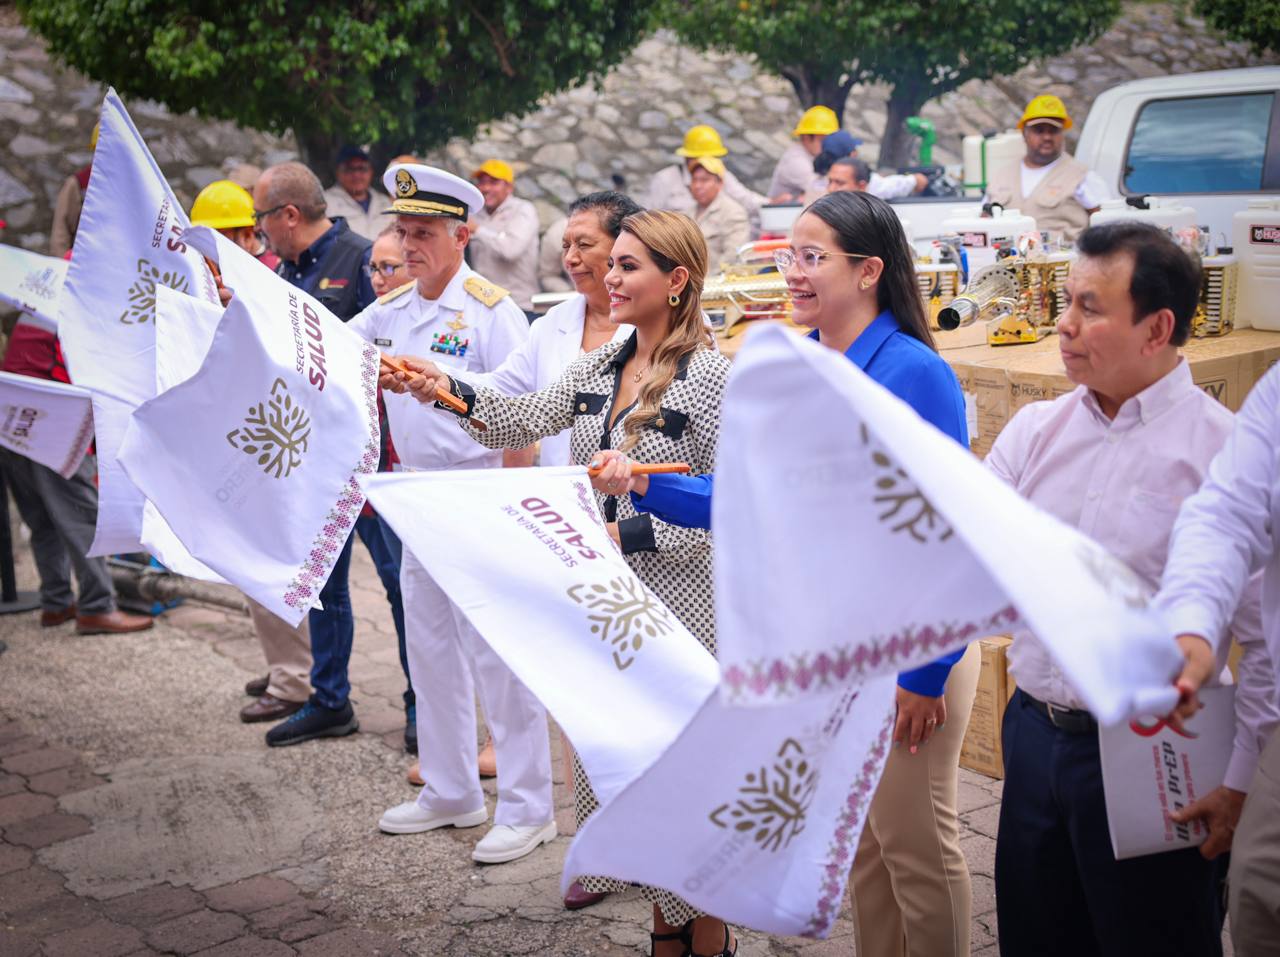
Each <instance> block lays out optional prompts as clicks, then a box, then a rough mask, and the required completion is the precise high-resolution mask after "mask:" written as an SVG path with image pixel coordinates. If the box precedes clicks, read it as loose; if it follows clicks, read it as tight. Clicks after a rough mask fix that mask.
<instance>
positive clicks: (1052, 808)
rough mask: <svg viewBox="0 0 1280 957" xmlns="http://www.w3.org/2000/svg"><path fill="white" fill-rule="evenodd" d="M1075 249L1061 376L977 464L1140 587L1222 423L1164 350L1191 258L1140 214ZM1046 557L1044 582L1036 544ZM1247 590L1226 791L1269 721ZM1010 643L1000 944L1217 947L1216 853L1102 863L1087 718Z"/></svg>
mask: <svg viewBox="0 0 1280 957" xmlns="http://www.w3.org/2000/svg"><path fill="white" fill-rule="evenodd" d="M1079 252H1080V258H1079V260H1078V261H1077V262H1076V264H1075V265H1074V266H1073V267H1072V270H1071V278H1070V279H1069V281H1068V283H1067V291H1068V298H1069V301H1070V305H1069V308H1068V310H1067V312H1066V313H1065V314H1064V315H1063V317H1062V319H1061V320H1059V323H1058V332H1059V335H1060V338H1061V345H1060V348H1061V351H1062V359H1063V363H1064V364H1065V366H1066V371H1067V375H1068V377H1069V378H1070V379H1071V381H1072V382H1074V383H1076V384H1077V388H1076V389H1075V391H1074V392H1071V393H1070V394H1068V395H1065V396H1062V397H1061V398H1058V399H1056V400H1054V401H1052V402H1036V403H1032V404H1031V405H1029V406H1027V407H1026V408H1024V409H1022V410H1021V411H1020V412H1019V413H1018V414H1017V415H1016V416H1014V418H1013V419H1012V420H1011V421H1010V422H1009V424H1008V425H1007V426H1006V427H1005V429H1004V431H1003V432H1001V434H1000V437H999V438H998V439H997V440H996V443H995V445H994V446H993V447H992V449H991V452H990V454H989V455H988V457H987V460H986V462H987V465H988V467H989V468H990V469H991V470H992V471H993V472H994V473H995V474H997V475H999V476H1000V477H1001V478H1003V479H1004V480H1005V481H1006V482H1008V483H1009V484H1010V485H1012V486H1013V487H1014V488H1016V489H1017V490H1018V491H1019V492H1020V493H1021V494H1022V495H1024V496H1025V497H1026V498H1027V499H1029V500H1030V501H1032V502H1034V503H1035V504H1036V505H1038V506H1039V507H1041V508H1042V509H1044V510H1045V511H1048V512H1050V513H1051V514H1053V515H1055V516H1057V517H1058V518H1059V519H1061V520H1062V521H1064V522H1067V523H1069V524H1071V525H1074V526H1076V527H1077V528H1079V529H1080V530H1081V531H1082V532H1084V533H1085V534H1086V535H1089V536H1090V537H1092V538H1093V539H1094V540H1096V541H1098V542H1099V543H1101V544H1102V545H1104V546H1106V547H1107V548H1108V549H1109V550H1110V551H1111V552H1112V553H1113V554H1115V555H1116V557H1118V558H1119V559H1121V560H1122V561H1124V562H1126V563H1127V564H1128V565H1129V567H1130V568H1132V569H1133V571H1134V572H1135V573H1136V574H1137V575H1138V577H1139V578H1140V579H1142V580H1143V581H1144V582H1145V583H1146V584H1147V585H1148V586H1149V587H1150V588H1151V589H1152V591H1154V590H1155V588H1156V586H1157V585H1158V584H1159V581H1160V577H1161V574H1162V572H1163V571H1164V566H1165V558H1166V553H1167V548H1168V541H1169V535H1170V533H1171V531H1172V529H1173V523H1174V518H1175V517H1176V515H1177V510H1178V506H1179V505H1180V504H1181V502H1182V500H1183V499H1184V498H1186V497H1187V496H1189V495H1191V494H1192V493H1194V492H1195V490H1196V489H1197V488H1198V487H1199V485H1200V481H1201V479H1202V477H1203V476H1204V474H1205V473H1206V471H1207V470H1208V468H1209V463H1210V461H1211V460H1212V458H1213V456H1214V455H1215V454H1216V453H1217V452H1218V450H1219V449H1220V448H1221V447H1222V444H1223V443H1224V442H1225V441H1226V439H1227V435H1228V434H1229V432H1230V431H1231V425H1232V416H1231V413H1230V412H1228V411H1227V410H1226V409H1225V408H1224V407H1222V406H1221V405H1219V404H1218V403H1217V402H1215V401H1214V400H1213V399H1211V398H1209V396H1208V395H1207V394H1206V393H1205V392H1203V391H1202V390H1201V389H1199V388H1197V387H1196V385H1195V383H1194V382H1192V379H1191V372H1190V370H1189V368H1188V366H1187V363H1186V361H1185V360H1184V359H1183V358H1182V357H1181V356H1179V354H1178V346H1179V345H1181V344H1182V343H1184V342H1185V341H1186V339H1187V335H1188V333H1189V331H1190V323H1191V317H1192V314H1193V313H1194V311H1195V307H1196V303H1197V301H1198V297H1199V288H1200V270H1199V267H1198V266H1197V265H1196V264H1195V263H1193V262H1192V261H1191V259H1190V258H1189V257H1188V256H1187V255H1186V254H1185V253H1184V252H1183V251H1182V250H1181V249H1180V248H1179V247H1178V246H1177V245H1176V244H1174V243H1173V241H1172V240H1171V239H1170V238H1169V237H1168V236H1167V235H1166V234H1165V233H1163V232H1162V231H1160V230H1159V229H1156V228H1155V227H1152V226H1149V225H1147V224H1143V223H1114V224H1109V225H1106V226H1100V227H1095V228H1093V229H1090V230H1087V231H1086V232H1085V233H1083V234H1082V235H1081V237H1080V240H1079ZM1045 561H1046V568H1045V573H1046V582H1045V587H1046V588H1052V587H1054V585H1053V581H1052V556H1045ZM1258 602H1259V595H1258V590H1257V589H1256V588H1255V589H1254V591H1253V592H1252V593H1251V595H1250V596H1249V598H1248V600H1247V601H1246V602H1244V603H1243V604H1242V605H1241V608H1240V613H1239V614H1237V615H1236V618H1235V620H1234V622H1233V623H1232V630H1233V631H1234V633H1235V636H1236V638H1237V639H1238V640H1239V641H1240V642H1241V643H1242V645H1243V646H1244V649H1245V654H1244V658H1243V659H1242V661H1241V665H1240V667H1241V671H1242V681H1241V686H1240V688H1239V690H1238V693H1237V699H1236V715H1237V735H1236V739H1235V744H1234V747H1233V753H1232V757H1231V762H1230V766H1229V768H1228V772H1227V784H1228V786H1230V787H1233V788H1245V787H1247V786H1248V784H1247V782H1248V780H1249V778H1250V777H1251V776H1252V774H1253V768H1254V765H1255V764H1256V763H1257V759H1258V753H1259V750H1260V744H1261V742H1262V741H1263V740H1264V739H1265V736H1266V735H1267V734H1268V733H1269V731H1270V728H1271V727H1272V726H1273V725H1274V724H1275V723H1276V722H1277V721H1280V712H1278V711H1277V708H1276V704H1275V701H1274V694H1273V690H1272V689H1271V688H1270V687H1269V685H1270V682H1268V681H1267V680H1266V675H1265V672H1266V668H1267V666H1266V649H1265V645H1263V643H1262V637H1261V629H1260V619H1259V603H1258ZM1009 657H1010V671H1011V672H1012V674H1013V677H1014V678H1015V679H1016V681H1017V684H1018V691H1017V692H1016V693H1015V694H1014V697H1013V698H1012V699H1011V700H1010V702H1009V706H1008V709H1007V710H1006V712H1005V718H1004V728H1003V744H1004V759H1005V783H1004V793H1003V800H1002V803H1001V808H1000V824H999V831H998V837H997V840H996V866H995V878H996V906H997V914H998V920H999V924H1000V951H1001V954H1002V955H1003V957H1021V955H1033V954H1034V955H1036V957H1043V955H1054V954H1061V955H1064V957H1065V955H1068V954H1070V955H1073V957H1078V955H1084V954H1140V953H1142V954H1175V953H1187V954H1192V953H1194V954H1220V953H1221V932H1222V920H1223V914H1222V909H1221V904H1220V901H1221V893H1220V875H1221V870H1222V869H1221V867H1220V866H1219V864H1215V863H1213V862H1210V861H1208V860H1206V859H1205V858H1204V857H1203V856H1202V855H1201V854H1200V852H1199V851H1198V850H1194V849H1189V850H1182V851H1171V852H1168V853H1163V854H1156V855H1149V856H1145V857H1137V858H1131V859H1128V860H1123V861H1117V860H1116V859H1115V857H1114V854H1113V852H1112V850H1111V840H1110V833H1109V828H1108V823H1107V813H1106V804H1105V799H1104V797H1103V789H1102V771H1101V763H1100V760H1099V752H1098V734H1097V723H1096V722H1095V721H1094V719H1093V717H1092V716H1091V715H1090V714H1089V713H1088V711H1087V710H1085V708H1084V704H1083V701H1082V699H1081V697H1080V695H1079V694H1078V693H1077V692H1076V690H1075V689H1074V688H1073V687H1072V686H1071V684H1070V683H1069V682H1068V681H1067V680H1066V678H1065V677H1064V676H1063V674H1062V672H1061V671H1060V670H1059V669H1058V668H1057V667H1056V666H1055V665H1054V663H1053V661H1052V659H1051V658H1050V657H1049V655H1048V653H1047V652H1046V651H1045V650H1044V648H1043V646H1041V645H1040V644H1039V642H1038V641H1037V639H1036V637H1035V636H1034V635H1033V634H1030V633H1022V634H1018V635H1016V636H1015V637H1014V641H1013V645H1012V646H1011V648H1010V654H1009ZM1171 678H1172V676H1171ZM1246 678H1247V680H1246ZM1258 678H1261V679H1262V680H1261V681H1259V680H1257V679H1258Z"/></svg>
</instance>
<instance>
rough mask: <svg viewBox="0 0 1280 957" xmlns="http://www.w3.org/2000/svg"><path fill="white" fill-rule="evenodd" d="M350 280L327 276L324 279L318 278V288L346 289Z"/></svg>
mask: <svg viewBox="0 0 1280 957" xmlns="http://www.w3.org/2000/svg"><path fill="white" fill-rule="evenodd" d="M350 281H351V280H349V279H329V278H325V279H321V280H320V288H321V289H346V288H347V284H348V283H349V282H350Z"/></svg>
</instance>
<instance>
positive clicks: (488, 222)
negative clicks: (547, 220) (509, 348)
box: [467, 159, 539, 322]
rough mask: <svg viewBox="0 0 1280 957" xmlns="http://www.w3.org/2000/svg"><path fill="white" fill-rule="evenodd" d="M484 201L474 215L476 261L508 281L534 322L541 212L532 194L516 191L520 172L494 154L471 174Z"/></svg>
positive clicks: (470, 226)
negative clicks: (529, 196)
mask: <svg viewBox="0 0 1280 957" xmlns="http://www.w3.org/2000/svg"><path fill="white" fill-rule="evenodd" d="M471 181H472V182H473V183H475V184H476V189H478V190H480V194H481V195H482V196H483V197H484V206H483V207H482V208H480V209H477V210H476V211H475V212H473V213H472V214H471V219H470V220H469V221H468V223H467V228H468V229H469V230H470V231H471V265H472V267H473V268H474V269H475V271H476V272H478V273H480V274H481V275H482V276H485V277H487V278H488V279H490V280H491V281H492V282H496V283H497V284H498V285H500V286H503V287H504V288H505V289H507V290H508V292H509V293H510V295H511V299H512V301H513V302H515V304H516V305H517V306H519V307H520V308H521V309H523V310H524V314H525V316H526V317H527V318H528V319H529V321H530V322H532V321H533V320H534V319H536V318H537V316H536V314H535V313H534V312H533V311H532V310H533V294H534V293H535V292H537V291H538V228H539V225H538V211H537V209H535V208H534V205H533V203H531V202H529V201H528V200H527V199H521V198H520V197H518V196H513V195H512V194H513V193H514V192H515V188H516V175H515V171H514V170H512V169H511V167H510V165H508V164H507V163H504V162H503V161H502V160H497V159H489V160H485V161H484V162H483V163H481V164H480V167H479V168H478V169H477V170H476V171H475V172H474V173H472V174H471Z"/></svg>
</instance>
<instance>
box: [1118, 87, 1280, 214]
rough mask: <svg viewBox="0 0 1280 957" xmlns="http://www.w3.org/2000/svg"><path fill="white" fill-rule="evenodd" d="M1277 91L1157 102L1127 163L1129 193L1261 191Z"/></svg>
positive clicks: (1140, 124)
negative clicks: (1273, 105) (1263, 167)
mask: <svg viewBox="0 0 1280 957" xmlns="http://www.w3.org/2000/svg"><path fill="white" fill-rule="evenodd" d="M1274 96H1275V94H1273V93H1244V94H1237V95H1233V96H1198V97H1188V98H1184V99H1176V100H1153V101H1152V102H1150V103H1147V104H1146V105H1145V106H1143V107H1142V110H1141V111H1140V112H1139V113H1138V121H1137V123H1135V124H1134V128H1133V138H1132V139H1131V140H1130V141H1129V155H1128V157H1127V158H1126V160H1125V176H1124V190H1125V192H1126V193H1160V194H1164V193H1236V192H1256V191H1257V190H1260V189H1261V188H1262V166H1263V160H1264V158H1265V157H1266V152H1267V133H1268V130H1269V128H1270V124H1271V101H1272V100H1273V99H1274Z"/></svg>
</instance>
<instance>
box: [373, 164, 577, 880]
mask: <svg viewBox="0 0 1280 957" xmlns="http://www.w3.org/2000/svg"><path fill="white" fill-rule="evenodd" d="M384 181H385V183H386V187H387V192H388V193H390V194H391V196H392V198H393V202H392V204H391V208H390V209H389V210H388V213H389V214H392V215H395V216H396V227H395V228H396V233H397V235H398V236H399V238H400V242H401V247H402V250H403V253H404V262H405V266H406V267H407V271H408V273H409V275H410V276H411V277H413V279H414V280H415V282H413V283H406V284H405V285H403V286H401V287H400V288H399V289H396V290H393V291H392V292H389V293H387V295H385V296H383V297H382V298H381V299H379V300H378V301H377V302H375V303H374V304H373V305H371V306H370V307H369V308H368V309H366V310H364V312H362V313H360V315H358V316H356V317H355V318H354V319H352V320H351V322H350V323H349V328H351V329H354V330H355V331H356V332H357V333H359V334H360V335H361V336H363V337H364V338H365V339H367V340H369V341H371V342H373V343H374V344H375V345H376V346H378V348H380V349H381V350H382V351H383V352H384V353H386V354H388V355H398V354H406V355H417V356H429V357H430V358H431V359H432V360H433V361H435V362H436V363H438V364H439V365H440V366H442V367H444V368H446V369H457V370H458V371H459V372H463V371H468V372H488V371H491V370H493V369H496V368H497V367H498V365H500V364H501V362H502V360H503V359H505V358H506V356H507V353H509V352H510V351H511V350H512V349H513V348H515V347H516V346H517V345H519V344H520V343H521V342H523V341H524V339H525V338H526V337H527V336H528V334H529V323H528V321H527V320H526V319H525V316H524V313H523V312H522V311H521V310H520V308H519V307H518V306H517V305H516V304H515V303H514V302H512V301H511V297H510V296H508V295H507V292H506V290H505V289H502V288H500V287H498V286H495V285H494V284H493V283H491V282H489V281H488V280H487V279H485V278H483V277H481V276H479V275H478V274H476V273H474V272H473V271H472V270H471V269H470V267H468V266H467V264H466V263H465V262H464V261H463V255H462V254H463V250H464V249H465V248H466V245H467V240H468V238H469V236H468V232H467V227H466V220H467V216H468V214H469V213H471V212H472V211H474V210H476V209H479V208H480V207H481V205H482V203H483V198H482V197H481V195H480V191H479V190H477V189H476V188H475V187H474V186H473V185H471V184H470V183H468V182H467V181H466V180H463V179H460V178H458V177H456V176H453V175H451V174H449V173H446V172H443V171H441V170H437V169H433V168H432V167H429V166H421V165H417V164H403V165H398V166H392V167H391V168H389V169H388V170H387V173H386V176H385V177H384ZM384 399H385V401H386V406H387V417H388V419H389V420H390V425H391V438H392V441H393V443H394V445H395V449H396V452H397V454H398V455H399V457H400V461H401V463H402V465H403V467H405V468H409V469H475V468H498V467H500V466H502V465H504V464H505V465H527V464H530V461H531V457H532V453H531V452H528V453H525V452H514V453H513V452H506V453H500V452H492V451H490V450H488V449H485V448H483V447H481V446H480V445H477V444H476V443H475V442H474V441H472V439H471V438H470V437H468V436H467V435H466V434H465V433H464V432H463V431H462V430H461V429H459V428H458V427H457V425H455V424H454V422H453V421H452V419H450V418H448V417H446V416H441V415H438V414H436V413H434V412H433V411H432V410H431V409H430V408H428V407H427V406H424V405H422V404H421V403H420V402H418V401H417V400H416V399H414V398H413V397H412V396H408V395H393V394H391V393H387V394H385V395H384ZM400 588H401V592H402V594H403V596H404V609H405V639H406V644H407V650H408V657H409V676H410V679H411V680H412V682H413V689H414V692H415V693H416V694H417V696H418V709H417V710H418V714H417V718H418V741H419V745H418V754H419V760H420V762H421V770H422V777H423V779H424V780H425V781H426V783H425V785H424V786H423V788H422V790H421V791H420V792H419V794H418V797H417V800H415V801H409V802H407V803H405V804H400V805H398V806H396V807H393V808H391V809H390V810H388V811H387V812H386V813H385V814H383V816H382V819H381V820H380V821H379V822H378V827H379V828H380V829H381V830H383V831H385V832H387V833H390V834H413V833H417V832H419V831H429V830H432V829H434V828H437V827H476V826H477V825H480V824H483V823H485V821H486V820H488V813H487V812H486V810H485V804H484V792H483V791H482V790H481V789H480V781H479V776H478V773H477V767H476V718H475V692H476V691H477V690H478V691H479V694H480V702H481V705H482V706H483V708H484V712H485V717H486V719H487V721H488V725H489V729H490V731H491V733H492V735H493V743H494V747H495V749H496V751H497V761H498V781H497V785H498V806H497V811H496V813H495V814H494V826H493V828H492V829H490V831H489V833H488V834H486V835H485V836H484V838H483V839H481V841H480V843H479V844H478V845H477V846H476V848H475V851H474V852H473V853H472V858H473V859H474V860H476V861H478V862H481V863H487V864H498V863H502V862H504V861H513V860H516V859H517V858H519V857H523V856H524V855H526V854H528V853H529V852H531V851H533V850H534V849H536V848H537V847H538V846H539V845H540V844H543V843H545V842H547V841H549V840H551V839H552V838H554V837H555V836H556V825H555V814H554V808H553V805H552V800H551V751H550V742H549V740H548V732H547V716H546V712H545V711H544V710H543V708H542V706H541V705H540V704H539V703H538V701H537V699H536V698H534V697H533V695H532V694H530V693H529V691H528V690H527V689H526V688H525V687H524V686H523V685H521V684H520V682H519V681H517V680H516V678H515V676H514V675H513V674H512V673H511V672H510V671H509V670H508V669H507V667H506V665H504V664H503V663H502V661H501V660H500V659H499V658H498V656H497V655H496V654H495V653H494V652H493V650H492V649H491V648H489V646H488V645H487V644H486V643H485V641H484V639H482V638H481V637H480V636H479V634H477V633H476V631H475V629H474V628H472V626H471V624H470V623H469V622H468V621H467V619H466V618H465V617H464V616H463V615H462V613H461V612H460V611H458V609H457V608H456V607H455V606H454V605H453V603H452V602H451V601H450V600H449V596H448V595H447V594H446V593H445V592H444V591H443V590H442V589H441V588H440V587H439V586H438V585H437V584H436V583H435V581H434V580H433V579H432V578H431V577H430V576H429V575H428V574H427V572H426V570H425V569H424V568H423V567H422V565H421V564H419V562H418V561H417V560H416V559H415V558H414V557H413V554H412V553H411V552H410V551H409V550H408V549H406V550H405V553H404V559H403V562H402V564H401V566H400Z"/></svg>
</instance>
